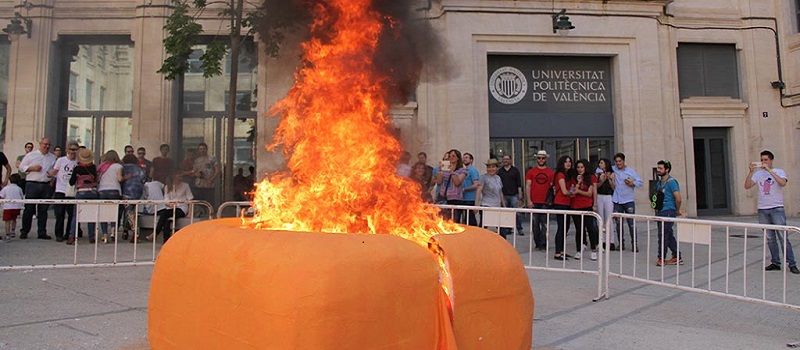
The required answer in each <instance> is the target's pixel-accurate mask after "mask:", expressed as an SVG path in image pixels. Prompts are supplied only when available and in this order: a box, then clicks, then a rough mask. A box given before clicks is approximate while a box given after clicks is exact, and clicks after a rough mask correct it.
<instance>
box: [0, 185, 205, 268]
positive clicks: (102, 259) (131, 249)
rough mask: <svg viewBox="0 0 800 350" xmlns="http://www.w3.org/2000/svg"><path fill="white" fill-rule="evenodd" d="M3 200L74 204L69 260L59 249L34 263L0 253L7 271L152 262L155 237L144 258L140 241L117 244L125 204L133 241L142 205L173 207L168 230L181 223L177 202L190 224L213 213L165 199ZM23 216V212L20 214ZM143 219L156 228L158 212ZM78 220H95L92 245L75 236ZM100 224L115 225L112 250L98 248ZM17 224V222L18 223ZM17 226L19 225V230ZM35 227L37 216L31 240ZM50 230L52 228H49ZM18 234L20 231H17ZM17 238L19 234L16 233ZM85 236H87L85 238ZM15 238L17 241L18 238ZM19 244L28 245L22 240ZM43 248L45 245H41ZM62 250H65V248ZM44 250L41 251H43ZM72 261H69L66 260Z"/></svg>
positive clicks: (200, 203) (201, 203)
mask: <svg viewBox="0 0 800 350" xmlns="http://www.w3.org/2000/svg"><path fill="white" fill-rule="evenodd" d="M4 203H19V204H28V205H48V206H53V205H74V207H72V209H71V210H74V215H73V227H72V229H73V230H74V231H73V232H74V233H75V238H76V239H75V241H74V244H73V245H72V249H71V253H72V254H71V256H72V257H71V259H62V258H64V256H62V255H61V254H60V251H56V250H52V249H51V248H49V247H48V248H46V249H47V253H45V254H43V255H41V256H37V257H35V259H37V260H38V261H37V262H36V263H14V260H15V258H19V260H26V259H30V258H31V257H29V256H27V257H23V256H14V254H4V255H0V271H9V270H30V269H58V268H74V267H108V266H136V265H152V264H153V263H154V262H155V259H156V256H157V250H158V245H157V240H156V239H155V238H153V239H152V244H151V245H150V247H149V249H148V250H149V253H150V254H147V255H146V256H145V257H141V254H140V253H139V244H119V243H120V236H121V233H122V231H121V230H120V228H121V225H120V209H123V210H125V209H128V208H126V206H133V207H132V209H133V210H134V213H137V215H135V216H134V218H133V223H132V225H130V229H131V231H132V232H131V234H132V235H133V236H132V237H133V241H134V243H138V242H139V241H140V236H141V235H140V231H141V227H140V226H141V225H140V224H139V216H140V214H138V213H140V210H139V209H140V208H141V207H142V206H145V205H154V206H158V205H165V206H167V207H172V208H173V209H172V218H171V220H170V221H171V222H170V228H169V230H170V232H176V228H177V229H180V228H181V227H182V225H181V224H180V222H179V219H178V218H176V211H175V208H176V205H178V204H186V205H188V206H189V213H187V215H186V219H188V220H189V223H192V222H194V221H197V220H207V219H210V218H211V215H212V214H213V207H212V206H211V204H209V203H208V202H205V201H197V200H195V201H171V200H170V201H168V200H105V199H96V200H82V199H81V200H76V199H26V200H11V199H4V200H0V204H4ZM195 206H202V207H205V208H206V209H207V212H208V216H207V217H195V215H194V213H195ZM20 216H22V213H20ZM141 216H142V218H143V219H144V218H146V217H148V216H152V218H153V221H152V222H153V227H154V228H155V226H156V222H157V220H158V213H157V212H156V211H154V212H153V213H152V214H141ZM66 217H67V214H66V213H65V220H64V221H65V224H64V234H65V238H66V236H68V235H69V233H68V232H69V231H70V227H67V225H66V221H67V219H66ZM20 220H21V218H17V221H20ZM81 223H94V224H95V231H94V235H90V236H94V237H95V242H94V243H93V244H82V243H80V239H78V237H77V236H78V232H79V230H80V226H79V225H80V224H81ZM101 223H107V224H108V223H111V224H113V225H114V227H116V228H117V230H116V234H115V235H114V237H113V239H111V241H110V242H108V243H110V244H109V245H111V246H112V248H111V249H104V248H101V247H102V246H104V244H101V243H100V242H101V240H100V239H99V238H100V237H101V236H102V233H100V224H101ZM17 226H19V225H17ZM19 228H20V227H18V229H19ZM36 230H37V219H36V218H34V219H33V220H32V222H31V228H30V232H29V233H28V234H29V235H30V237H29V238H30V240H34V241H35V240H36V235H34V233H36ZM48 232H49V233H52V232H53V231H49V230H48ZM18 234H21V232H18ZM17 237H19V236H17ZM87 239H88V238H87ZM16 240H19V238H17V239H16ZM12 243H16V242H12ZM21 244H27V242H26V243H21ZM13 245H14V244H4V246H3V248H4V249H5V250H8V251H9V252H13V249H12V248H11V246H13ZM58 245H59V247H61V246H62V245H63V243H59V244H58ZM42 248H44V247H42ZM64 251H67V250H66V249H65V250H64ZM42 253H44V250H43V251H42ZM69 260H71V261H69Z"/></svg>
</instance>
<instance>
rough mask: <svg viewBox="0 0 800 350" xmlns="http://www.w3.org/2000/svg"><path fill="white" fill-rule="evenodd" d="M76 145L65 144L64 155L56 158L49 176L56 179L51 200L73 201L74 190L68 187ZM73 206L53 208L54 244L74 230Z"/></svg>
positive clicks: (75, 158) (75, 162) (72, 142)
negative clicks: (54, 221) (54, 218)
mask: <svg viewBox="0 0 800 350" xmlns="http://www.w3.org/2000/svg"><path fill="white" fill-rule="evenodd" d="M78 148H79V146H78V143H77V142H75V141H70V142H68V143H67V149H66V155H65V156H63V157H61V158H58V159H57V160H56V163H55V165H53V169H52V170H50V174H49V175H50V176H51V177H55V178H56V190H55V193H54V194H53V199H75V188H74V187H72V186H70V185H69V178H70V177H71V176H72V169H73V168H75V165H77V164H78V157H77V155H78ZM73 207H74V204H57V205H56V206H55V208H54V211H55V213H56V225H55V235H56V242H63V241H64V237H69V235H70V234H71V233H72V231H73V230H75V227H74V222H73V221H72V220H73V213H74V209H73ZM65 213H66V214H67V234H64V214H65Z"/></svg>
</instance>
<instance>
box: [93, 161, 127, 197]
mask: <svg viewBox="0 0 800 350" xmlns="http://www.w3.org/2000/svg"><path fill="white" fill-rule="evenodd" d="M121 171H122V164H119V163H114V164H111V166H109V167H108V169H106V172H104V173H103V175H102V176H100V183H98V184H97V190H98V191H105V190H117V191H120V193H122V187H120V185H119V181H117V172H121Z"/></svg>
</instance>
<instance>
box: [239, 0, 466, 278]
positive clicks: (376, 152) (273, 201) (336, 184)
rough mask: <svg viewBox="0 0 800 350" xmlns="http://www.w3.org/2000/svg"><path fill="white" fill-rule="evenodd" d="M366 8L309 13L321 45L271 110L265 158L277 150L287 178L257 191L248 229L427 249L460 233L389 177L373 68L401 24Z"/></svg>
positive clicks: (414, 188)
mask: <svg viewBox="0 0 800 350" xmlns="http://www.w3.org/2000/svg"><path fill="white" fill-rule="evenodd" d="M372 1H373V0H330V1H328V2H327V4H325V6H322V5H319V6H317V7H316V8H315V9H314V18H315V20H314V23H313V24H312V28H311V32H312V33H315V34H323V35H324V36H325V39H321V38H320V37H319V36H320V35H312V37H313V38H312V39H310V40H309V41H307V42H305V43H304V44H303V46H302V47H303V49H304V56H303V63H304V65H303V68H301V69H300V70H299V71H298V72H297V73H296V76H295V80H296V83H295V85H294V87H292V89H291V90H290V91H289V93H288V95H287V96H286V97H285V98H284V99H282V100H281V101H279V102H278V103H277V104H276V105H274V106H273V107H272V108H271V110H270V114H272V115H280V116H281V123H280V125H279V126H278V129H277V130H276V132H275V140H274V142H273V144H271V145H270V146H269V147H268V148H269V149H276V148H281V149H282V151H283V153H284V155H285V156H286V158H287V160H288V168H289V172H288V173H275V174H271V175H269V176H268V178H267V179H265V180H264V181H263V182H261V183H260V184H259V185H258V188H257V190H256V192H255V198H254V199H253V205H254V207H255V209H256V210H257V213H258V214H257V215H256V217H254V219H253V220H252V221H251V225H252V226H253V227H256V228H261V229H279V230H291V231H306V232H326V233H370V234H391V235H396V236H400V237H402V238H405V239H409V240H412V241H414V242H416V243H418V244H420V245H422V246H426V247H427V246H428V244H429V242H431V241H432V237H433V236H435V235H437V234H441V233H453V232H460V231H463V229H462V228H461V227H460V226H458V225H456V224H454V223H452V222H449V221H444V220H443V219H442V218H441V217H440V216H439V214H438V213H439V210H438V209H437V208H436V207H434V206H433V205H430V204H427V203H425V202H423V201H422V199H421V197H420V195H419V194H420V188H419V186H418V185H416V184H415V183H414V182H412V181H409V180H408V179H405V178H402V177H400V176H398V175H396V174H395V162H396V160H397V158H398V156H399V154H400V152H401V151H402V148H401V146H400V144H399V142H398V141H397V140H396V139H395V137H393V136H392V134H391V133H390V132H389V126H390V119H389V116H388V114H387V113H388V110H389V106H388V103H387V96H388V93H387V91H386V86H389V85H391V84H392V82H391V81H388V78H387V77H386V76H384V75H381V74H380V73H377V72H374V71H372V70H370V69H369V67H372V66H373V63H374V59H375V53H376V49H377V47H378V41H379V40H378V38H379V37H380V34H381V32H382V31H383V30H386V29H387V28H385V26H386V25H389V26H390V28H391V30H396V29H397V28H398V26H401V25H402V24H401V23H399V22H397V21H396V20H395V19H392V18H385V17H383V15H381V14H379V13H378V12H376V11H374V10H372V9H371V3H372ZM435 253H437V255H440V254H438V253H439V252H435ZM442 263H443V262H442V261H440V264H442Z"/></svg>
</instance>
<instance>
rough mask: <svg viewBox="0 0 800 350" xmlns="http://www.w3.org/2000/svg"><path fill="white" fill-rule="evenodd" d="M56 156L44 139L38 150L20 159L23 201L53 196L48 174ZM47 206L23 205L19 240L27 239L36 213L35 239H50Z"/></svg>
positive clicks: (40, 142)
mask: <svg viewBox="0 0 800 350" xmlns="http://www.w3.org/2000/svg"><path fill="white" fill-rule="evenodd" d="M55 163H56V156H54V155H53V154H52V153H50V139H49V138H47V137H45V138H43V139H42V140H41V141H39V149H38V150H35V151H32V152H30V153H28V154H26V155H25V158H22V162H20V163H19V170H20V171H23V172H25V173H26V174H27V175H26V176H25V199H48V198H51V197H52V196H53V187H51V186H50V180H52V179H51V177H50V175H48V172H49V171H50V170H51V169H53V165H55ZM48 207H49V206H48V205H47V204H39V205H36V204H25V210H24V211H23V212H22V230H20V235H19V238H20V239H26V238H28V233H29V232H30V231H31V222H32V221H33V214H34V213H36V220H37V225H38V227H37V232H36V233H37V238H39V239H52V237H50V236H48V235H47V208H48Z"/></svg>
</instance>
